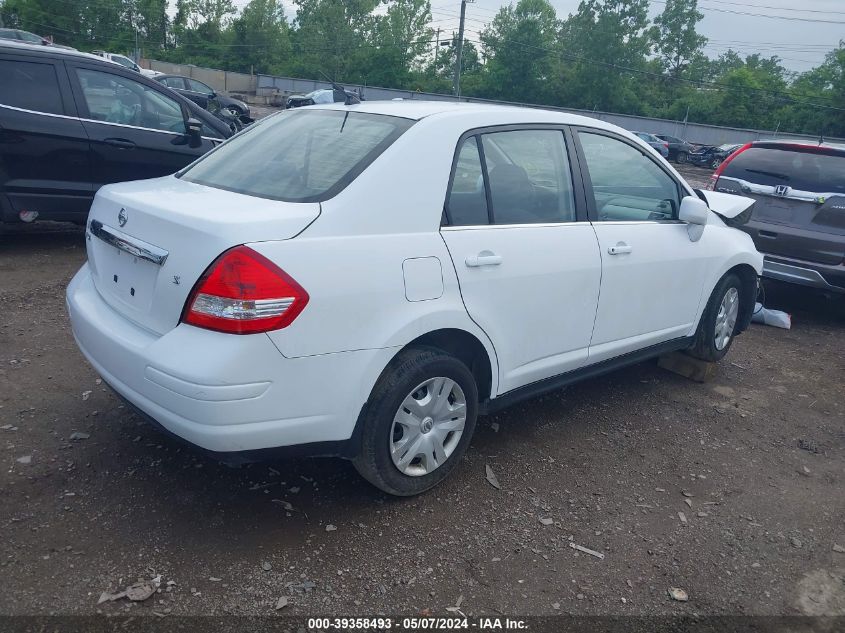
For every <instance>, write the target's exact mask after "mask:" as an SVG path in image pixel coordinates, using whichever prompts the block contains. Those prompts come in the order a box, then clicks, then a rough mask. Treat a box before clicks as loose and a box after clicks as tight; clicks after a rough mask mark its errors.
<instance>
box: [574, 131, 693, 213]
mask: <svg viewBox="0 0 845 633" xmlns="http://www.w3.org/2000/svg"><path fill="white" fill-rule="evenodd" d="M579 138H580V140H581V146H582V148H583V150H584V158H585V159H586V162H587V169H588V171H589V174H590V180H591V181H592V193H593V196H594V200H595V209H596V214H597V216H598V217H597V219H598V220H599V221H659V220H674V219H677V217H678V209H679V208H680V190H679V187H678V184H677V183H676V182H675V180H674V179H672V178H671V177H670V176H669V174H667V173H666V172H665V171H663V170H662V169H661V168H660V167H659V166H658V165H657V163H656V162H654V161H653V160H651V159H650V158H649V157H648V156H646V155H645V154H644V153H643V152H641V151H640V150H639V149H637V148H635V147H633V146H631V145H628V144H627V143H624V142H623V141H620V140H618V139H615V138H612V137H610V136H604V135H602V134H592V133H589V132H581V133H580V134H579Z"/></svg>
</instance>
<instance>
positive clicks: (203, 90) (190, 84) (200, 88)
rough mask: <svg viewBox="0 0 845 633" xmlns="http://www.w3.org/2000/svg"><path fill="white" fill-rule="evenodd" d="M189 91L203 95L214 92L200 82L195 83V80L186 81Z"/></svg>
mask: <svg viewBox="0 0 845 633" xmlns="http://www.w3.org/2000/svg"><path fill="white" fill-rule="evenodd" d="M186 81H187V82H188V87H189V89H191V90H193V91H194V92H201V93H203V94H207V95H210V94H211V93H212V92H214V90H213V89H212V88H211V87H209V86H206V85H205V84H204V83H202V82H201V81H197V80H196V79H187V80H186Z"/></svg>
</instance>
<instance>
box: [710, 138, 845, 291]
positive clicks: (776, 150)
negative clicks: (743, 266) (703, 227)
mask: <svg viewBox="0 0 845 633" xmlns="http://www.w3.org/2000/svg"><path fill="white" fill-rule="evenodd" d="M710 188H711V189H715V190H716V191H723V192H725V193H735V194H739V195H743V196H748V197H750V198H754V199H755V200H756V201H757V203H756V204H755V205H754V211H753V213H752V216H751V220H750V221H749V222H748V223H747V224H745V225H743V226H741V227H740V228H741V229H742V230H744V231H746V232H747V233H749V234H750V235H751V237H752V239H753V240H754V244H755V246H757V250H758V251H760V252H761V253H763V255H764V256H765V263H764V264H763V276H764V277H770V278H773V279H780V280H781V281H788V282H792V283H796V284H801V285H804V286H812V287H814V288H820V289H823V290H826V291H830V292H835V293H845V146H842V145H840V146H837V145H827V144H819V145H806V144H800V143H790V142H783V141H758V142H755V143H749V144H747V145H744V146H743V147H742V148H740V149H739V150H738V151H737V152H736V153H734V154H732V155H731V156H730V157H729V158H728V159H727V160H726V161H725V162H724V163H722V165H721V167H719V169H718V170H717V171H716V173H715V174H713V176H712V178H711V182H710Z"/></svg>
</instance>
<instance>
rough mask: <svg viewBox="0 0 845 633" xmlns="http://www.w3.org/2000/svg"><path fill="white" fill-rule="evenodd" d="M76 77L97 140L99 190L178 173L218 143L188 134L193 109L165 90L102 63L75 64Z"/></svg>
mask: <svg viewBox="0 0 845 633" xmlns="http://www.w3.org/2000/svg"><path fill="white" fill-rule="evenodd" d="M70 75H71V81H72V82H73V83H74V85H75V88H76V91H77V94H78V102H79V103H80V108H81V109H82V110H83V112H82V113H81V116H82V117H83V125H84V126H85V130H86V132H87V133H88V136H89V138H90V139H91V149H92V171H93V176H94V179H95V180H94V184H95V187H96V188H99V186H101V185H104V184H108V183H111V182H122V181H125V180H140V179H144V178H156V177H158V176H165V175H167V174H172V173H174V172H176V171H178V170H180V169H181V168H182V167H184V166H185V165H187V164H189V163H191V162H192V161H193V160H195V159H196V158H198V157H199V156H202V155H203V154H204V153H205V152H207V151H208V150H210V149H211V148H212V147H213V144H212V141H210V140H208V139H205V138H202V139H201V140H199V141H198V142H197V141H194V140H192V139H191V138H189V137H188V135H187V134H186V128H185V124H186V113H187V110H186V109H183V107H182V104H180V103H179V101H177V100H176V99H175V98H173V97H172V96H170V95H168V94H166V93H165V89H164V88H161V89H158V88H154V87H152V86H151V85H148V84H147V83H146V82H144V81H138V80H136V79H134V78H129V77H126V76H124V75H122V74H119V73H117V72H110V71H105V70H103V69H102V67H101V66H96V67H93V66H91V67H86V66H83V65H74V66H72V67H71V68H70ZM150 83H152V82H150Z"/></svg>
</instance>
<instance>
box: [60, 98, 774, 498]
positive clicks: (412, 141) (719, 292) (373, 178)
mask: <svg viewBox="0 0 845 633" xmlns="http://www.w3.org/2000/svg"><path fill="white" fill-rule="evenodd" d="M750 204H752V201H751V200H749V199H747V198H744V197H740V196H731V195H724V194H718V193H712V192H707V193H705V194H700V195H699V194H697V193H696V192H694V191H693V190H692V189H691V188H690V187H689V185H687V184H686V183H685V182H684V180H683V179H682V178H681V177H680V176H679V175H678V174H677V173H676V172H675V171H674V170H673V169H672V168H671V167H670V166H669V164H668V163H666V161H664V160H662V159H661V158H660V157H659V156H658V155H657V154H656V153H655V152H653V151H652V150H651V148H649V146H648V145H646V144H645V143H644V142H642V141H640V140H639V139H638V138H636V137H635V136H633V135H631V134H629V133H627V132H625V131H623V130H621V129H620V128H617V127H615V126H612V125H610V124H607V123H604V122H601V121H597V120H593V119H589V118H583V117H578V116H574V115H570V114H563V113H556V112H544V111H542V110H534V109H521V108H509V107H496V106H487V105H475V104H455V103H442V102H425V101H420V102H409V101H408V102H367V103H364V104H357V105H350V106H347V105H343V104H330V105H322V106H320V105H315V106H311V107H308V108H298V109H293V110H289V111H287V112H284V113H281V114H278V115H276V116H274V117H272V118H271V119H269V120H266V121H264V122H262V123H260V124H259V125H258V127H257V128H252V129H247V130H245V131H244V132H242V133H241V134H239V135H237V136H234V137H233V138H232V139H230V140H229V141H227V142H225V143H224V144H223V145H221V146H220V147H219V148H217V149H216V150H214V151H213V152H211V153H209V154H208V155H206V156H205V157H203V158H201V159H200V160H198V161H197V162H195V163H194V164H193V165H191V166H189V167H187V168H186V169H184V170H182V171H180V172H179V173H177V174H175V175H173V176H168V177H165V178H159V179H156V180H148V181H143V182H132V183H123V184H119V185H111V186H108V187H104V188H103V189H101V190H100V191H99V193H98V194H97V197H96V200H95V202H94V204H93V207H92V209H91V215H90V217H89V221H88V227H87V248H88V262H87V263H86V264H85V265H84V266H83V267H82V269H81V270H80V271H79V272H78V273H77V274H76V276H75V277H74V278H73V280H72V282H71V283H70V286H69V287H68V290H67V303H68V308H69V311H70V317H71V322H72V324H73V333H74V336H75V337H76V341H77V343H78V345H79V347H80V349H81V350H82V352H83V353H84V355H85V356H86V357H87V358H88V360H89V361H90V362H91V364H92V365H93V366H94V368H95V369H96V370H97V371H98V372H99V373H100V375H101V376H102V377H103V379H104V380H105V381H106V382H107V383H108V384H110V385H111V386H112V387H113V388H114V389H115V391H117V392H118V393H119V394H120V395H121V396H123V397H124V398H125V399H126V400H128V401H129V402H130V403H131V404H133V405H134V406H135V407H136V408H137V409H139V410H140V411H142V412H143V413H144V414H146V415H147V416H148V417H150V418H151V419H153V420H155V421H157V422H158V423H159V424H160V425H161V426H162V427H164V428H165V429H167V430H168V431H170V432H172V433H174V434H176V435H178V436H180V437H182V438H184V439H186V440H188V441H189V442H192V443H194V444H197V445H199V446H201V447H203V448H205V449H208V450H210V451H214V452H217V453H221V454H223V456H224V457H225V456H226V455H228V456H229V457H230V458H233V457H236V456H237V454H238V452H242V451H255V450H257V449H267V448H273V447H282V446H299V447H300V449H302V450H309V451H311V452H315V453H332V454H338V455H343V456H346V457H349V458H351V459H352V460H353V461H354V464H355V466H356V468H357V469H358V471H359V472H360V473H361V474H362V475H363V476H364V477H365V478H366V479H368V480H369V481H370V482H372V483H373V484H375V485H376V486H378V487H379V488H381V489H382V490H384V491H386V492H388V493H391V494H395V495H412V494H416V493H419V492H422V491H424V490H427V489H428V488H431V487H432V486H434V485H435V484H436V483H438V482H439V481H440V480H442V479H443V478H444V477H446V475H447V474H448V473H449V472H450V471H451V470H452V469H453V468H455V466H456V464H457V463H458V461H459V459H460V457H461V455H462V454H463V453H464V452H465V451H466V449H467V445H468V444H469V442H470V439H471V437H472V433H473V429H474V428H475V424H476V417H477V416H478V415H479V414H482V413H486V412H490V411H492V410H494V409H496V408H498V407H503V406H506V405H508V404H510V403H513V402H515V401H517V400H519V399H520V398H525V397H530V396H533V395H535V394H538V393H541V392H543V391H546V390H549V389H555V388H558V387H560V386H562V385H565V384H569V383H572V382H575V381H577V380H579V379H582V378H585V377H588V376H594V375H596V374H598V373H600V372H605V371H609V370H612V369H614V368H617V367H622V366H624V365H628V364H631V363H635V362H639V361H641V360H643V359H646V358H649V357H653V356H656V355H659V354H662V353H666V352H669V351H672V350H687V351H688V352H689V353H690V354H693V355H694V356H697V357H699V358H702V359H706V360H709V361H715V360H718V359H720V358H721V357H722V356H724V355H725V353H726V352H727V351H728V349H729V348H730V346H731V342H732V341H733V339H734V337H735V336H736V335H737V334H739V333H740V332H742V331H743V330H744V329H745V328H746V327H747V325H748V323H749V322H750V319H751V314H752V311H753V306H754V300H755V297H756V290H757V278H758V274H759V273H760V270H761V268H762V263H763V260H762V257H761V256H760V255H759V254H758V253H757V251H756V250H755V249H754V245H753V243H752V241H751V238H750V237H749V236H748V235H747V234H746V233H743V232H742V231H738V230H736V229H735V228H732V227H730V226H728V225H727V224H726V222H727V221H730V220H731V218H735V217H737V216H739V215H741V214H742V213H744V212H745V210H746V209H747V208H748V206H749V205H750ZM722 218H725V220H723V219H722ZM247 456H250V455H249V453H247Z"/></svg>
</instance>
